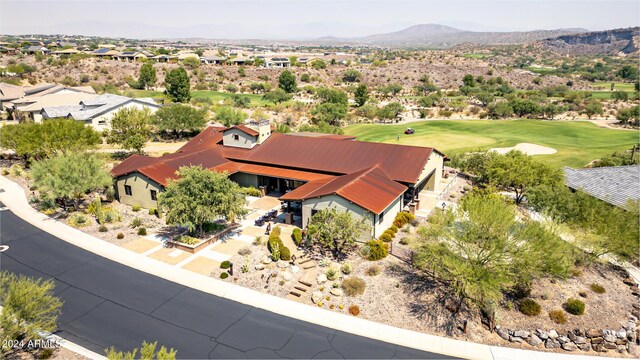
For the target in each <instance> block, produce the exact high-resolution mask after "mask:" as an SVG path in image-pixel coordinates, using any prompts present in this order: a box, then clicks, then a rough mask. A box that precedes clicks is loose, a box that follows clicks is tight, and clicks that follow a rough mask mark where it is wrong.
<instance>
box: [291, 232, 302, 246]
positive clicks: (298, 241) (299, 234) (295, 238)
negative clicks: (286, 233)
mask: <svg viewBox="0 0 640 360" xmlns="http://www.w3.org/2000/svg"><path fill="white" fill-rule="evenodd" d="M291 238H292V239H293V242H294V243H295V244H296V245H298V246H300V244H301V243H302V230H300V229H298V228H295V229H293V232H291Z"/></svg>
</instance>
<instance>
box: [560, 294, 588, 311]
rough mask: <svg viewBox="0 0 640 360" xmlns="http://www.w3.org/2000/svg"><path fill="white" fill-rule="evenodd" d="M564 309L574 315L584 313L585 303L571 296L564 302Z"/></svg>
mask: <svg viewBox="0 0 640 360" xmlns="http://www.w3.org/2000/svg"><path fill="white" fill-rule="evenodd" d="M563 306H564V310H565V311H566V312H568V313H569V314H572V315H582V314H584V308H585V305H584V303H583V302H582V301H580V300H578V299H574V298H570V299H569V300H567V301H566V302H565V303H564V305H563Z"/></svg>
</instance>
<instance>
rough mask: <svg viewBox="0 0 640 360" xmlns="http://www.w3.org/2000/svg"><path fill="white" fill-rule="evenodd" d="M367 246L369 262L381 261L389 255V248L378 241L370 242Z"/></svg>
mask: <svg viewBox="0 0 640 360" xmlns="http://www.w3.org/2000/svg"><path fill="white" fill-rule="evenodd" d="M367 245H368V246H369V256H368V259H369V260H371V261H376V260H381V259H384V258H386V257H387V255H389V246H388V245H387V244H385V243H384V242H382V241H380V240H371V241H369V242H367Z"/></svg>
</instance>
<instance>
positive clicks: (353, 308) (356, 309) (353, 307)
mask: <svg viewBox="0 0 640 360" xmlns="http://www.w3.org/2000/svg"><path fill="white" fill-rule="evenodd" d="M349 314H351V315H353V316H358V315H360V307H359V306H358V305H351V306H349Z"/></svg>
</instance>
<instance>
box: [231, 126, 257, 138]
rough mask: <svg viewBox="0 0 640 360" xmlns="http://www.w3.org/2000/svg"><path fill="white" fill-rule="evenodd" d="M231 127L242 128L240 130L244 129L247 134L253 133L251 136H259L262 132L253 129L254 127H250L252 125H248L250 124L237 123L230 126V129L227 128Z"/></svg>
mask: <svg viewBox="0 0 640 360" xmlns="http://www.w3.org/2000/svg"><path fill="white" fill-rule="evenodd" d="M231 129H238V130H240V131H242V132H244V133H246V134H249V135H251V136H258V135H260V133H259V132H257V131H255V130H253V129H252V128H250V127H248V126H245V125H236V126H234V127H230V128H229V129H227V130H231Z"/></svg>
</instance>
